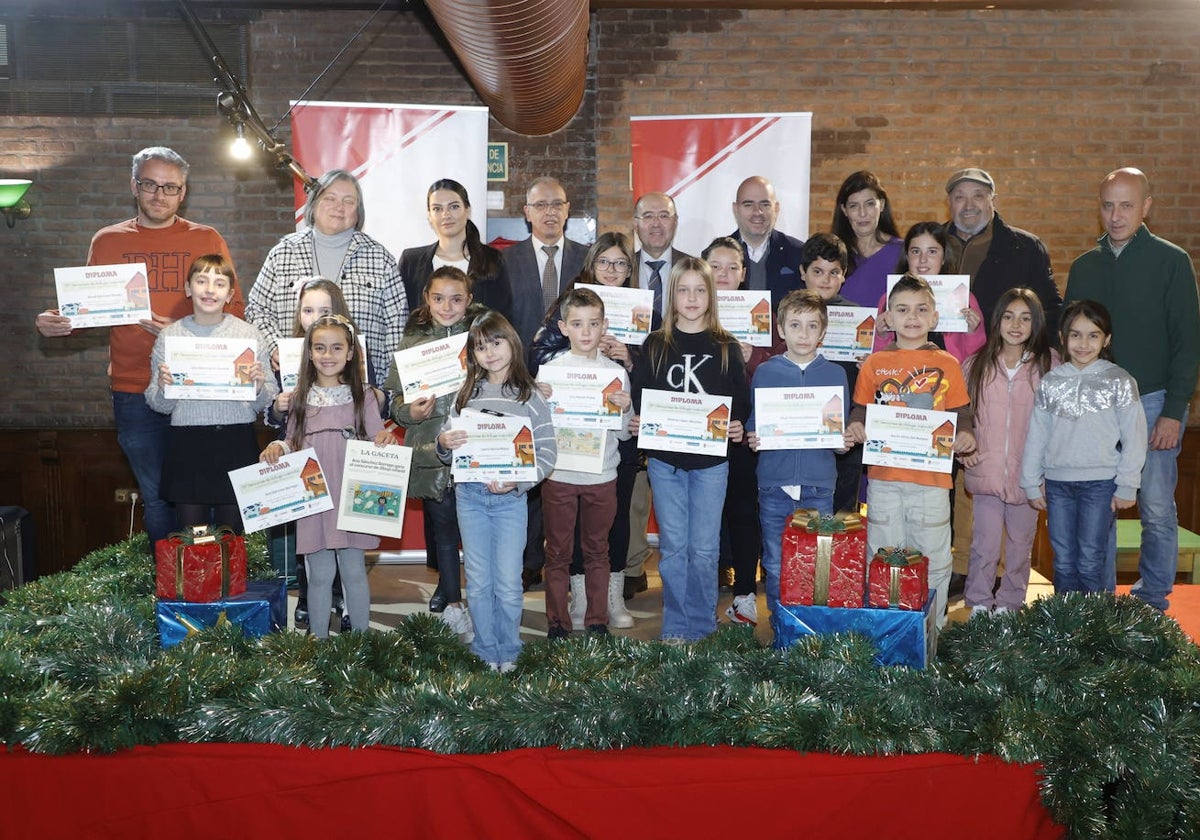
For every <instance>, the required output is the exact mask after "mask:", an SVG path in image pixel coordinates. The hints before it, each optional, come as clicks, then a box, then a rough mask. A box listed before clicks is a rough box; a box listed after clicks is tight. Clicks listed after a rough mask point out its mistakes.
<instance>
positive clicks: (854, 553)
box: [779, 510, 867, 607]
mask: <svg viewBox="0 0 1200 840" xmlns="http://www.w3.org/2000/svg"><path fill="white" fill-rule="evenodd" d="M866 581H867V531H866V528H864V527H863V523H862V519H861V518H860V517H859V516H858V514H856V513H839V514H837V515H836V516H824V517H822V516H820V515H818V514H817V512H816V511H814V510H798V511H796V512H795V514H793V515H792V521H791V523H789V524H788V527H786V528H785V529H784V531H783V551H782V556H781V558H780V565H779V603H780V604H790V605H800V606H822V607H861V606H862V605H863V590H864V589H865V588H866Z"/></svg>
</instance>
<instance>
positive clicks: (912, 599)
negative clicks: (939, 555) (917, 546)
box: [867, 546, 929, 611]
mask: <svg viewBox="0 0 1200 840" xmlns="http://www.w3.org/2000/svg"><path fill="white" fill-rule="evenodd" d="M928 598H929V558H928V557H926V556H925V555H923V554H921V552H919V551H914V550H913V549H911V548H896V547H894V546H888V547H886V548H881V549H879V550H878V551H876V552H875V556H874V557H872V558H871V565H870V566H869V567H868V569H867V603H868V605H869V606H872V607H878V608H880V609H889V608H898V609H902V610H918V611H919V610H923V609H925V601H926V600H928Z"/></svg>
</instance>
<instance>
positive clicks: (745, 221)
mask: <svg viewBox="0 0 1200 840" xmlns="http://www.w3.org/2000/svg"><path fill="white" fill-rule="evenodd" d="M733 218H734V219H735V220H736V221H737V230H736V231H734V232H733V234H732V236H733V238H734V239H736V240H737V241H738V242H741V243H742V250H743V251H745V254H746V279H745V281H744V282H745V285H746V288H748V289H755V290H758V289H765V290H768V291H770V292H771V311H772V312H774V311H775V310H776V309H777V308H778V307H779V302H780V301H781V300H783V299H784V297H786V296H787V293H788V292H792V291H795V290H796V289H800V288H803V283H801V281H800V251H801V249H802V248H803V247H804V243H803V242H801V241H800V240H799V239H797V238H796V237H794V236H788V235H787V234H786V233H783V232H782V231H778V230H776V229H775V222H776V221H777V220H778V218H779V201H778V200H777V199H776V198H775V187H774V185H773V184H772V183H771V182H770V181H768V180H767V179H766V178H763V177H762V176H761V175H753V176H751V177H749V178H747V179H746V180H745V181H742V183H741V184H740V185H739V186H738V191H737V198H736V200H734V202H733Z"/></svg>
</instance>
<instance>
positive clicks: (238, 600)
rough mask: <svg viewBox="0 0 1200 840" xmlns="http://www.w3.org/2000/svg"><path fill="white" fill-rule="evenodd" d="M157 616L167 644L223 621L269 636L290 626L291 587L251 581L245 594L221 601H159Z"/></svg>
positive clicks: (243, 629)
mask: <svg viewBox="0 0 1200 840" xmlns="http://www.w3.org/2000/svg"><path fill="white" fill-rule="evenodd" d="M155 619H156V622H157V624H158V637H159V639H160V640H161V641H162V646H163V647H172V646H174V645H177V644H179V643H180V642H182V641H183V640H184V639H186V638H187V637H188V636H190V635H192V634H193V633H199V632H200V631H201V630H204V629H205V628H208V627H212V626H214V625H216V624H219V623H220V622H222V621H228V622H230V623H231V624H236V625H238V626H239V627H241V628H242V632H244V633H245V634H246V635H247V636H265V635H266V634H267V633H270V632H272V631H273V630H281V629H283V628H284V627H286V626H287V590H286V589H285V588H284V583H283V581H282V580H269V581H251V582H250V583H249V584H247V585H246V591H245V592H243V593H242V594H241V595H235V596H234V597H232V598H223V599H221V600H219V601H211V602H208V603H197V602H195V601H159V602H158V603H157V605H156V607H155Z"/></svg>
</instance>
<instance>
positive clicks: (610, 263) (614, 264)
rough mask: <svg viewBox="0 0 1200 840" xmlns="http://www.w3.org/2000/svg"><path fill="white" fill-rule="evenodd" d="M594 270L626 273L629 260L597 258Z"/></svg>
mask: <svg viewBox="0 0 1200 840" xmlns="http://www.w3.org/2000/svg"><path fill="white" fill-rule="evenodd" d="M596 268H599V269H602V270H603V269H607V268H611V269H612V270H613V271H628V270H629V260H610V259H609V258H608V257H597V258H596Z"/></svg>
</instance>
